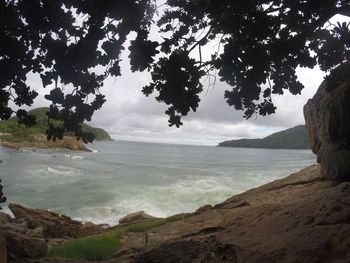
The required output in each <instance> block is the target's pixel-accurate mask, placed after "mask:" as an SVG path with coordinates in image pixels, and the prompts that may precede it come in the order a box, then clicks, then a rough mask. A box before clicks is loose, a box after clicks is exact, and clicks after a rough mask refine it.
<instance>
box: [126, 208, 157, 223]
mask: <svg viewBox="0 0 350 263" xmlns="http://www.w3.org/2000/svg"><path fill="white" fill-rule="evenodd" d="M156 219H159V218H158V217H154V216H151V215H149V214H146V213H145V212H144V211H138V212H135V213H131V214H128V215H126V216H124V217H123V218H121V219H119V224H121V225H129V224H136V223H144V222H147V221H152V220H156Z"/></svg>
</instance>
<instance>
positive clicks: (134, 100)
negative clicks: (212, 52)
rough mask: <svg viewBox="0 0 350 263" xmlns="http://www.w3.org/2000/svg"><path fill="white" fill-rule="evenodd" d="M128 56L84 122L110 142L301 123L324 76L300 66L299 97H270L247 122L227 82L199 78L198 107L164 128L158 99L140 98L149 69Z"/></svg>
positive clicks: (196, 139) (228, 136)
mask: <svg viewBox="0 0 350 263" xmlns="http://www.w3.org/2000/svg"><path fill="white" fill-rule="evenodd" d="M126 51H128V49H126ZM204 52H205V51H204ZM207 55H209V54H207ZM127 56H128V52H125V53H124V54H123V56H122V60H123V61H122V64H121V69H122V76H121V77H118V78H108V79H106V81H105V83H104V87H103V88H101V93H102V94H104V95H106V99H107V101H106V103H105V104H104V105H103V107H102V109H101V110H99V111H97V112H95V114H94V116H93V119H92V121H91V123H88V124H90V125H93V126H95V127H100V128H103V129H105V130H106V131H107V132H108V133H109V134H110V135H111V137H112V138H113V139H114V140H130V141H145V142H160V143H176V144H195V145H217V144H218V143H219V142H221V141H225V140H232V139H240V138H262V137H265V136H267V135H270V134H271V133H273V132H277V131H280V130H283V129H287V128H291V127H294V126H296V125H299V124H304V123H305V122H304V117H303V106H304V104H305V103H306V102H307V100H308V99H310V98H311V97H312V96H313V95H314V94H315V92H316V91H317V88H318V87H319V85H320V84H321V82H322V81H323V78H324V76H325V73H324V72H322V71H320V70H319V69H318V68H314V69H306V68H299V69H298V70H297V75H298V77H299V81H301V83H302V84H304V86H305V89H304V90H303V91H302V92H301V95H292V94H290V93H289V91H286V92H285V94H284V95H282V96H280V95H274V96H273V97H272V99H273V101H274V103H275V106H277V110H276V113H275V114H273V115H270V116H265V117H263V116H253V117H252V118H250V119H249V120H246V119H244V118H243V112H241V111H235V110H234V108H233V107H230V106H228V104H227V103H226V101H225V99H224V91H225V90H226V89H230V86H228V85H227V84H225V83H223V82H219V81H217V82H216V84H215V86H214V87H209V86H208V83H207V82H203V84H204V92H203V93H202V94H201V103H200V106H199V109H198V110H197V112H196V113H193V112H191V113H190V114H189V115H188V116H186V117H183V123H184V124H183V125H182V127H180V128H176V127H174V126H173V127H169V126H168V116H167V115H166V114H165V113H164V112H165V110H166V108H167V107H166V105H164V104H161V103H158V102H157V101H156V100H155V99H154V97H152V96H149V97H145V96H144V95H143V94H142V92H141V89H142V87H143V86H144V85H146V84H148V83H149V81H150V74H149V72H143V73H132V72H131V71H130V66H129V62H128V58H127ZM28 83H29V84H30V85H31V86H32V87H35V90H36V91H37V92H38V93H39V97H38V98H37V100H36V102H35V103H34V105H33V107H39V106H48V103H47V101H45V99H44V95H45V94H47V93H49V90H48V89H44V88H42V83H41V79H40V78H39V77H38V76H35V75H32V76H30V77H29V78H28Z"/></svg>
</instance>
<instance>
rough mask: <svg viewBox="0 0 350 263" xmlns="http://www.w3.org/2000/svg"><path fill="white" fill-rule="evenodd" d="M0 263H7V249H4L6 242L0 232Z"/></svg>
mask: <svg viewBox="0 0 350 263" xmlns="http://www.w3.org/2000/svg"><path fill="white" fill-rule="evenodd" d="M0 262H1V263H6V262H7V248H6V241H5V237H4V235H3V234H2V232H0Z"/></svg>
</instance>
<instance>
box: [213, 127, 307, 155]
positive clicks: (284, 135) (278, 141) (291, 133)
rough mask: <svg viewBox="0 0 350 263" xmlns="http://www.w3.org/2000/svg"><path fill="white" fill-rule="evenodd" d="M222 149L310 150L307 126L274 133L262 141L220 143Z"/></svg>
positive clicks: (241, 140)
mask: <svg viewBox="0 0 350 263" xmlns="http://www.w3.org/2000/svg"><path fill="white" fill-rule="evenodd" d="M218 146H220V147H240V148H268V149H309V144H308V139H307V131H306V127H305V125H298V126H295V127H293V128H290V129H287V130H284V131H280V132H276V133H273V134H271V135H269V136H267V137H265V138H262V139H240V140H231V141H224V142H221V143H219V145H218Z"/></svg>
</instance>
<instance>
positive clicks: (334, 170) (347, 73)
mask: <svg viewBox="0 0 350 263" xmlns="http://www.w3.org/2000/svg"><path fill="white" fill-rule="evenodd" d="M349 98H350V63H345V64H343V65H341V66H339V67H338V68H336V69H335V70H333V71H332V73H331V74H330V77H328V78H327V79H326V80H325V81H324V82H323V83H322V84H321V86H320V87H319V89H318V90H317V92H316V94H315V96H314V97H313V98H312V99H310V100H309V101H308V102H307V103H306V105H305V106H304V116H305V122H306V127H307V130H308V135H309V143H310V147H311V150H312V151H313V152H314V153H315V154H316V155H317V162H318V163H320V164H321V169H322V174H323V175H324V176H326V177H327V178H330V179H332V180H333V181H335V182H341V181H349V180H350V99H349Z"/></svg>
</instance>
